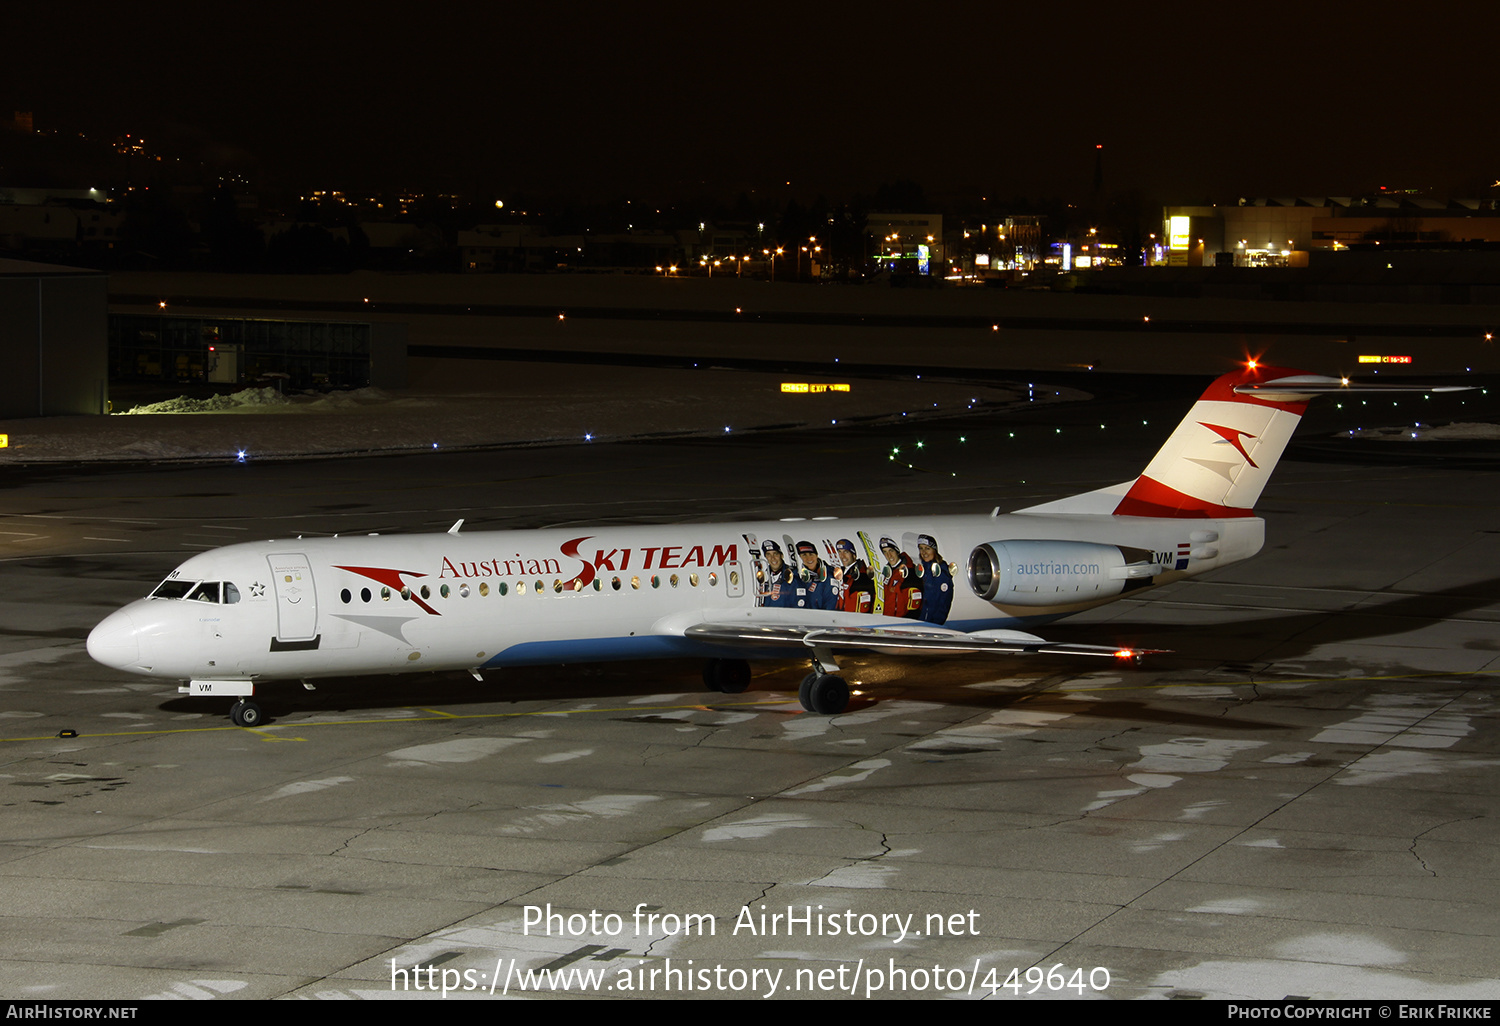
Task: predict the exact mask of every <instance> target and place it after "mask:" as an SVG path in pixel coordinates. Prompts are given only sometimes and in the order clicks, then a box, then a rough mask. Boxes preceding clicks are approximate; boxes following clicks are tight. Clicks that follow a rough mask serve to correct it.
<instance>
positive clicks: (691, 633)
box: [673, 609, 1167, 659]
mask: <svg viewBox="0 0 1500 1026" xmlns="http://www.w3.org/2000/svg"><path fill="white" fill-rule="evenodd" d="M756 614H757V615H753V616H749V617H745V618H743V619H739V618H736V619H733V620H723V621H715V620H704V621H700V622H697V623H692V624H687V625H684V626H682V627H681V628H680V632H681V634H682V636H683V637H687V638H697V639H700V640H704V641H720V642H725V643H741V644H743V643H747V642H748V643H750V644H755V643H761V644H765V645H768V646H782V647H784V646H787V645H805V646H807V647H808V648H812V649H817V648H824V647H826V648H830V649H833V648H851V649H853V648H857V649H867V650H878V651H882V652H895V653H903V652H904V653H908V654H916V653H928V654H933V655H967V654H975V653H988V654H990V655H1072V656H1109V657H1114V658H1119V659H1134V658H1138V657H1140V656H1143V655H1151V654H1154V653H1159V652H1165V651H1167V649H1155V648H1151V649H1142V648H1121V647H1119V646H1115V645H1079V644H1067V643H1061V642H1052V641H1047V640H1046V639H1045V638H1039V637H1037V636H1036V635H1035V634H1027V633H1026V632H1024V631H1012V630H987V631H974V632H972V633H966V632H964V631H958V630H953V629H951V628H948V627H939V626H936V625H934V624H924V623H918V622H916V621H907V622H906V623H901V622H899V621H896V622H893V621H892V620H891V618H889V617H877V616H869V615H862V614H844V615H841V616H840V615H837V614H833V615H829V616H828V618H827V619H821V618H818V617H816V616H810V615H807V612H806V611H804V610H768V609H758V610H756ZM787 614H801V616H800V618H798V617H797V616H795V615H793V616H787ZM840 621H844V622H840ZM869 621H873V622H869ZM673 633H677V632H676V631H673Z"/></svg>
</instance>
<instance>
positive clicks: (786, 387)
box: [781, 381, 849, 393]
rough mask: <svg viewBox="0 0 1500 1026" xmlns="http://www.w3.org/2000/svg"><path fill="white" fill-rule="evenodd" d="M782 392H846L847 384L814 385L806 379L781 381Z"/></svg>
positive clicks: (847, 389)
mask: <svg viewBox="0 0 1500 1026" xmlns="http://www.w3.org/2000/svg"><path fill="white" fill-rule="evenodd" d="M781 390H782V391H783V392H809V393H810V392H847V391H849V386H848V385H816V384H809V383H807V382H806V381H783V382H782V383H781Z"/></svg>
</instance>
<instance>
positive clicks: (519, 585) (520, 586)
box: [516, 581, 526, 595]
mask: <svg viewBox="0 0 1500 1026" xmlns="http://www.w3.org/2000/svg"><path fill="white" fill-rule="evenodd" d="M516 594H517V595H524V594H526V582H525V581H517V582H516Z"/></svg>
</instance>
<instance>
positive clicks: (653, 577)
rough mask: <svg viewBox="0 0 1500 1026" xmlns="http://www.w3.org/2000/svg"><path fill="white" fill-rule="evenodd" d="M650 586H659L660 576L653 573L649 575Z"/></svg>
mask: <svg viewBox="0 0 1500 1026" xmlns="http://www.w3.org/2000/svg"><path fill="white" fill-rule="evenodd" d="M651 587H653V588H660V587H661V578H660V577H658V576H656V575H655V574H652V575H651Z"/></svg>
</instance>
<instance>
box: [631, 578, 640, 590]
mask: <svg viewBox="0 0 1500 1026" xmlns="http://www.w3.org/2000/svg"><path fill="white" fill-rule="evenodd" d="M630 590H631V591H640V590H641V579H640V578H639V577H632V578H631V579H630Z"/></svg>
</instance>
